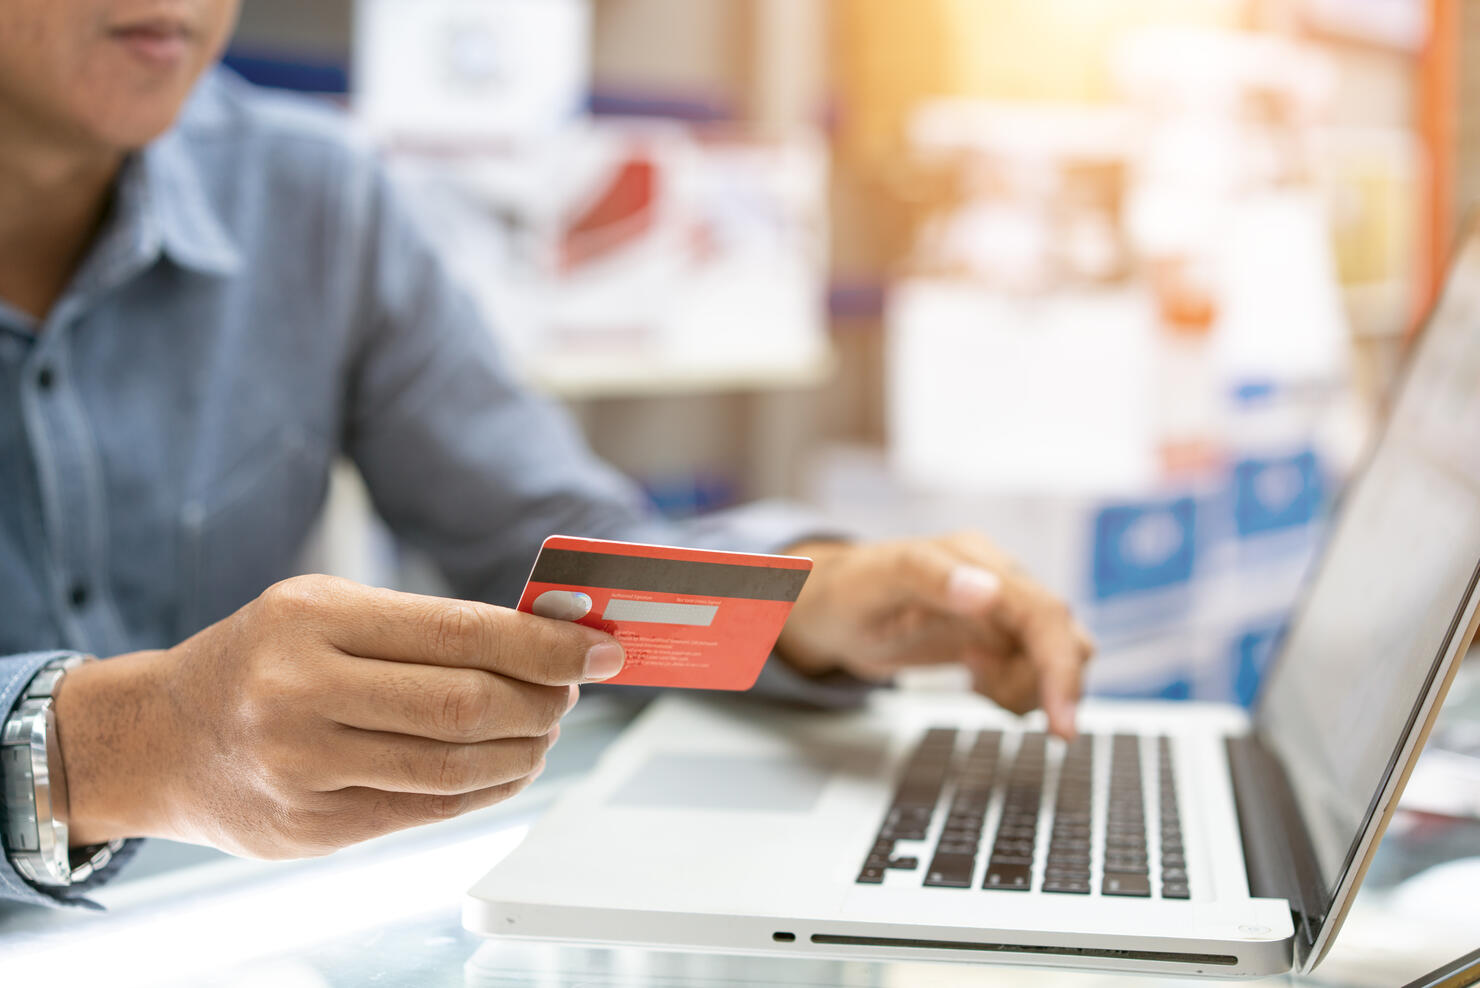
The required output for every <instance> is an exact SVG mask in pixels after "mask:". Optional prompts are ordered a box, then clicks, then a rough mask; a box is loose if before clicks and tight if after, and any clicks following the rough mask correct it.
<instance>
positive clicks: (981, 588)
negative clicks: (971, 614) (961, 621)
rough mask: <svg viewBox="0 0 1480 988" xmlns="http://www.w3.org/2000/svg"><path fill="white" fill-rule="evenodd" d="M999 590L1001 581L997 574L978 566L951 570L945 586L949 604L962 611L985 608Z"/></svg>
mask: <svg viewBox="0 0 1480 988" xmlns="http://www.w3.org/2000/svg"><path fill="white" fill-rule="evenodd" d="M1001 588H1002V580H1001V579H1000V578H999V577H998V576H997V574H996V573H993V572H992V571H991V570H989V569H982V568H981V567H980V566H957V567H956V568H955V569H953V570H951V578H950V580H949V581H947V584H946V592H947V593H948V594H949V595H950V598H951V602H952V603H953V604H955V605H956V606H957V607H958V608H960V609H961V610H963V611H974V610H979V609H980V608H983V607H985V606H986V605H987V604H989V603H991V602H992V598H993V597H995V596H997V591H998V590H1000V589H1001Z"/></svg>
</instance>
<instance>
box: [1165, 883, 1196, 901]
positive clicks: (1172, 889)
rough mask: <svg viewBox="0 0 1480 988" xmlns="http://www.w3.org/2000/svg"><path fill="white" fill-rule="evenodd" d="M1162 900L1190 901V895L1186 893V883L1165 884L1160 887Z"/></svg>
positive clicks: (1188, 892)
mask: <svg viewBox="0 0 1480 988" xmlns="http://www.w3.org/2000/svg"><path fill="white" fill-rule="evenodd" d="M1161 897H1162V898H1163V899H1190V898H1192V893H1191V892H1190V891H1188V888H1187V883H1186V882H1167V883H1166V884H1165V885H1163V886H1162V887H1161Z"/></svg>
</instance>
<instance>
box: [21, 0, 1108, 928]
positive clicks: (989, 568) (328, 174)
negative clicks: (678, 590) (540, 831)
mask: <svg viewBox="0 0 1480 988" xmlns="http://www.w3.org/2000/svg"><path fill="white" fill-rule="evenodd" d="M236 11H237V0H6V3H5V4H3V5H0V476H3V477H4V497H3V500H0V714H6V713H10V712H12V711H13V710H16V709H18V707H17V701H18V699H19V698H21V697H22V696H23V695H24V694H25V693H26V692H27V691H28V690H29V691H30V692H31V693H33V694H34V693H35V692H36V691H37V690H38V689H41V688H42V687H40V686H38V685H37V684H38V683H44V684H50V683H51V682H52V680H53V679H54V675H52V674H53V673H54V672H55V670H56V669H57V668H58V660H61V659H65V658H67V657H68V656H72V655H78V654H81V653H93V654H96V655H99V656H112V658H109V659H108V660H107V661H103V662H87V663H85V664H80V665H75V666H72V667H70V668H68V669H67V671H66V672H65V674H64V675H63V676H62V678H61V680H60V683H59V685H57V687H56V688H55V690H54V691H53V692H52V695H53V696H54V702H53V711H54V714H55V723H56V737H55V738H54V739H53V740H54V741H55V742H57V743H59V751H60V767H61V768H62V769H63V770H64V775H65V779H66V783H67V788H68V790H69V799H68V801H67V805H65V806H59V807H57V808H56V809H57V811H58V815H61V814H65V816H66V817H67V818H68V819H69V820H70V832H69V834H68V841H69V843H70V844H71V845H72V846H73V847H74V848H75V849H77V854H76V855H74V857H75V858H79V859H86V860H85V861H84V865H85V864H86V862H88V861H90V862H92V863H95V864H96V865H97V866H98V875H97V876H95V877H94V878H93V879H92V880H91V881H97V880H99V878H103V877H106V876H107V875H108V874H109V873H111V872H112V871H113V869H114V868H116V867H117V860H116V859H115V860H114V861H113V862H112V863H111V864H105V860H104V859H105V858H106V857H107V855H105V854H102V853H101V852H98V853H97V855H96V856H95V857H92V858H89V854H90V853H91V849H92V848H93V847H94V846H99V845H104V846H105V845H106V844H107V843H108V842H116V841H118V840H120V839H123V838H129V837H139V836H163V837H169V838H174V839H178V840H185V841H193V842H198V843H204V844H210V845H213V846H216V847H219V848H222V849H224V850H227V851H230V852H233V853H237V854H247V855H256V856H261V857H291V856H299V855H311V854H321V853H327V852H329V851H332V850H334V849H335V848H338V847H341V846H343V845H345V844H349V843H352V842H355V841H359V840H363V839H366V838H368V837H371V836H373V835H376V834H380V833H384V832H386V831H390V830H395V829H399V828H402V827H407V826H412V825H415V824H419V823H422V822H425V821H429V820H436V819H440V818H444V817H447V816H451V815H454V814H457V813H462V812H465V811H467V810H471V809H474V808H476V807H480V806H485V805H488V804H490V803H493V802H496V801H498V800H502V799H505V798H507V797H509V796H511V795H513V794H514V793H516V792H517V791H519V790H520V789H521V788H522V787H524V786H525V785H527V784H528V782H529V781H530V780H531V779H532V778H533V777H534V776H535V775H537V774H538V773H539V771H540V769H541V767H542V766H543V764H544V753H545V751H546V750H547V749H548V747H549V746H550V745H551V744H552V743H553V742H554V740H555V738H556V736H557V734H558V732H559V726H558V725H559V720H560V717H561V716H562V715H563V714H564V712H565V711H566V710H567V709H569V707H570V705H571V704H572V703H574V702H575V699H576V695H577V688H578V686H579V685H581V684H583V683H590V682H599V681H601V680H603V679H607V678H610V677H611V676H613V675H615V673H616V672H617V671H618V670H619V669H620V668H621V665H622V661H623V656H622V650H621V647H620V646H619V645H618V644H617V643H616V641H615V640H613V639H611V638H609V637H607V636H605V635H602V634H600V633H598V632H595V631H592V630H590V629H587V628H583V627H580V626H577V625H573V624H566V623H561V622H555V621H548V620H544V619H541V618H537V617H533V616H530V615H526V614H521V613H518V612H515V611H512V610H508V609H506V608H503V607H498V606H493V605H491V604H485V603H478V602H476V601H504V602H507V601H512V600H513V599H514V598H515V597H516V596H517V593H518V590H519V588H520V585H521V583H522V578H523V576H524V574H525V573H526V572H527V568H528V566H529V563H530V560H531V559H532V558H533V556H534V554H535V551H536V548H537V546H538V544H539V542H540V540H541V539H543V537H544V536H546V535H548V534H551V533H555V532H562V533H567V534H577V535H595V536H605V537H618V538H626V539H631V540H645V541H666V542H682V543H687V544H692V545H707V546H712V547H726V548H735V549H751V550H779V549H786V550H789V551H793V552H798V553H804V554H807V555H811V556H813V557H814V558H815V560H816V567H815V570H814V573H813V576H812V577H811V580H810V581H809V583H808V585H807V589H806V591H805V593H804V594H803V596H802V598H801V599H800V600H799V601H798V602H797V605H796V607H795V609H794V611H793V613H792V617H791V620H790V622H789V623H788V625H787V628H786V630H785V632H784V634H783V636H782V639H781V641H780V643H779V644H778V649H777V658H776V659H775V660H773V661H772V662H771V663H769V664H768V669H767V673H766V676H765V680H764V682H763V686H762V688H763V689H766V690H769V691H771V692H773V693H782V694H788V695H791V696H794V697H798V698H802V699H807V698H811V699H815V700H819V701H823V702H827V701H829V700H832V701H834V702H836V701H837V700H838V699H839V698H840V697H841V698H842V699H845V700H846V699H847V698H848V697H850V696H852V695H853V694H854V693H855V692H856V690H855V687H856V686H858V685H859V684H860V683H861V682H862V681H865V680H882V679H887V678H888V677H889V676H890V675H891V673H893V672H894V671H895V670H897V669H898V668H900V667H901V666H904V665H908V664H912V663H923V662H946V661H962V662H965V663H967V664H968V665H969V666H970V668H971V670H972V673H973V676H974V682H975V686H976V688H977V689H978V690H979V691H981V692H982V693H984V694H986V695H987V696H990V697H992V698H993V699H995V700H996V701H997V702H999V703H1001V704H1003V705H1004V706H1006V707H1008V708H1010V709H1013V710H1019V711H1024V710H1027V709H1030V708H1032V707H1034V706H1036V705H1038V703H1039V702H1040V700H1041V702H1042V703H1043V705H1044V706H1045V708H1046V709H1047V712H1048V716H1049V721H1050V725H1051V727H1052V728H1053V729H1054V730H1055V731H1057V732H1059V733H1061V734H1065V735H1068V734H1070V733H1071V732H1072V730H1073V726H1072V719H1073V704H1074V702H1075V700H1076V699H1077V696H1078V691H1079V681H1080V667H1081V665H1082V664H1083V662H1085V661H1086V660H1087V659H1088V657H1089V653H1090V646H1089V643H1088V640H1087V639H1086V637H1085V636H1084V634H1083V632H1082V631H1081V630H1079V628H1078V626H1077V625H1076V624H1075V623H1074V622H1073V620H1072V618H1071V617H1070V616H1069V614H1068V611H1067V610H1066V609H1065V607H1064V606H1063V605H1062V604H1061V603H1060V602H1058V601H1057V600H1055V599H1054V598H1053V597H1052V596H1050V595H1049V594H1047V593H1046V592H1045V591H1043V590H1042V589H1041V588H1040V587H1038V586H1037V585H1035V584H1034V583H1033V582H1031V581H1030V580H1028V579H1027V578H1026V577H1024V576H1023V575H1022V574H1020V573H1018V572H1017V571H1015V570H1014V568H1013V567H1012V566H1011V564H1010V562H1009V561H1008V560H1006V559H1004V558H1003V557H1002V555H1001V554H1000V553H999V552H997V551H996V550H995V549H994V548H993V547H992V546H991V545H990V544H989V543H988V542H987V541H986V540H985V539H983V538H981V537H979V536H975V535H971V534H963V535H958V536H953V537H948V538H941V539H935V540H915V541H906V542H898V543H886V544H878V545H848V544H844V543H841V542H834V541H824V540H815V538H810V537H815V536H816V535H817V534H818V533H817V531H816V530H815V529H814V528H809V527H806V526H803V525H802V524H800V523H798V522H795V521H789V520H786V519H782V518H778V517H775V516H771V517H767V516H766V515H765V513H764V512H757V511H751V512H739V513H735V514H731V515H728V516H724V517H717V518H710V519H706V520H702V521H700V522H697V523H694V524H692V525H688V526H683V527H674V526H665V525H664V524H662V523H660V522H659V521H657V520H655V519H654V518H652V517H651V516H650V515H649V514H648V513H647V512H646V511H645V509H644V508H643V506H642V502H641V499H640V498H639V497H638V496H637V495H636V494H635V492H634V489H633V487H632V485H631V484H630V483H628V482H627V481H626V480H625V479H624V478H622V477H620V476H618V475H616V474H615V473H614V472H613V471H611V470H610V469H609V468H607V467H606V466H604V465H603V464H601V463H599V462H598V461H596V460H595V459H594V458H593V457H592V456H591V455H590V453H589V452H588V451H587V450H586V449H585V447H584V446H583V445H582V443H581V442H580V440H579V438H578V436H577V435H576V433H575V431H574V430H573V428H572V427H571V425H570V424H569V423H568V422H567V421H566V419H564V418H563V417H562V416H561V415H560V414H559V413H558V412H557V411H555V410H554V409H553V408H552V407H551V406H549V405H548V404H547V403H545V402H542V401H540V400H538V399H536V398H535V397H533V396H531V395H530V394H529V393H528V392H526V391H524V390H522V389H521V388H520V387H519V386H518V385H517V384H516V383H515V382H514V381H513V380H512V379H511V376H510V374H509V372H508V370H507V368H506V367H505V366H504V364H503V363H502V362H501V360H500V358H499V356H498V354H497V353H496V352H495V350H494V347H493V345H492V343H491V341H490V335H489V333H488V332H487V331H486V329H485V327H484V326H483V325H482V324H481V323H480V321H479V317H478V315H477V314H476V312H475V311H474V309H473V307H472V306H471V304H470V303H469V301H468V299H467V298H466V297H465V296H464V295H463V294H462V293H461V292H459V291H458V290H457V289H456V288H455V287H454V286H453V285H452V284H451V283H450V281H449V279H448V275H447V272H446V270H445V268H444V266H443V265H442V263H441V262H440V261H439V259H438V257H437V253H436V251H435V249H434V247H433V242H432V239H431V238H430V237H429V236H428V235H427V233H426V232H425V231H423V230H422V229H420V228H419V227H418V226H417V225H416V223H415V222H414V221H413V220H412V219H411V218H410V217H409V216H408V215H407V213H406V212H405V211H404V210H403V208H402V205H401V203H400V201H399V200H398V199H397V197H396V195H395V194H394V192H393V191H392V190H391V189H390V188H389V187H388V185H387V183H386V182H385V180H384V177H383V175H382V172H381V170H380V169H379V167H378V166H377V164H376V162H375V160H374V158H373V156H372V155H370V154H369V153H368V152H367V151H366V150H365V149H364V148H363V147H361V146H359V145H358V144H356V143H355V141H354V140H353V139H351V138H350V137H349V136H347V133H346V131H345V130H344V129H343V128H342V127H341V126H340V124H339V123H338V122H337V121H336V119H335V117H334V116H333V115H332V114H330V113H329V112H327V111H324V110H320V109H317V108H314V107H311V106H309V105H307V104H304V103H301V102H295V101H291V100H288V99H285V98H282V97H277V96H269V95H265V94H262V93H259V92H257V91H255V90H252V89H251V88H250V87H248V86H246V85H245V84H243V83H242V82H240V81H239V80H236V79H234V78H233V77H230V76H228V75H225V74H223V73H220V72H219V71H216V72H211V73H209V74H207V69H208V67H209V66H210V65H211V64H212V63H213V62H214V60H215V59H216V58H217V57H218V55H219V53H220V51H221V49H222V48H223V46H224V44H225V42H226V39H227V37H228V35H229V33H230V31H231V27H232V25H233V23H234V20H235V16H236ZM341 452H343V453H345V454H347V455H349V456H350V457H351V458H353V459H354V461H355V463H356V464H357V465H358V467H359V469H360V471H361V473H362V474H363V475H364V477H365V480H366V482H367V484H368V486H369V489H370V491H371V493H372V496H373V497H374V500H375V503H376V506H377V508H378V510H379V511H380V513H381V514H382V515H383V516H384V517H385V518H386V519H387V520H388V521H389V523H390V524H391V525H392V527H393V528H394V529H395V530H396V531H397V532H398V533H399V534H400V535H401V536H402V537H404V538H405V539H407V540H408V541H410V542H411V543H414V544H416V545H418V546H419V547H421V548H422V549H424V550H425V551H427V552H428V553H430V555H431V556H432V557H433V558H434V559H435V560H436V561H437V562H438V564H439V565H440V566H441V568H442V570H443V571H444V572H445V573H446V575H447V577H448V579H449V581H450V583H451V585H452V587H453V588H454V590H455V592H456V593H458V594H459V595H461V596H463V597H465V598H467V600H446V599H440V598H427V597H418V596H413V595H409V594H401V593H395V592H391V591H388V590H381V589H373V588H369V587H363V586H358V585H355V584H352V583H349V582H347V581H343V580H336V579H331V578H327V577H299V578H295V579H288V580H286V581H283V582H275V581H282V578H283V577H284V576H285V575H287V574H289V573H291V572H292V569H291V567H292V565H293V562H294V559H295V558H296V556H297V554H298V551H299V549H300V543H301V542H302V539H303V537H304V535H305V533H306V532H307V530H308V528H309V526H310V525H311V523H312V521H313V519H314V516H315V514H316V513H317V511H318V509H319V507H320V504H321V500H322V495H323V491H324V488H325V484H326V477H327V471H328V468H329V465H330V463H331V461H332V459H333V458H334V457H335V456H336V455H338V454H339V453H341ZM963 455H972V451H968V450H963ZM40 670H48V672H47V674H46V676H43V677H38V676H37V673H38V671H40ZM48 677H49V678H48ZM28 684H29V686H28ZM9 832H10V830H9V828H7V833H9ZM7 850H8V851H9V852H10V853H9V854H8V855H7V856H6V858H5V860H4V861H3V862H0V896H5V897H8V898H11V899H16V900H24V901H30V902H40V903H50V904H55V903H56V902H59V901H66V900H67V899H68V898H69V897H76V896H77V895H78V894H79V892H80V891H82V890H84V889H85V888H86V887H87V885H88V884H90V883H88V882H74V883H72V884H71V885H67V884H63V883H56V882H47V881H42V880H31V881H28V880H24V879H23V878H22V877H21V875H20V874H19V873H18V872H17V871H16V870H15V869H14V868H13V867H12V863H13V862H14V861H15V860H16V848H14V847H8V848H7ZM87 870H88V869H87V867H85V866H83V867H79V868H78V874H85V873H86V871H87ZM69 877H70V876H65V875H64V876H63V881H64V882H65V880H66V879H67V878H69Z"/></svg>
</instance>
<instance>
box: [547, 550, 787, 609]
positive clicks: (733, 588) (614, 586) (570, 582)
mask: <svg viewBox="0 0 1480 988" xmlns="http://www.w3.org/2000/svg"><path fill="white" fill-rule="evenodd" d="M529 580H530V582H531V583H560V584H565V585H566V586H581V587H606V588H608V589H610V590H651V591H653V592H655V593H675V594H691V595H693V596H695V597H745V598H748V599H750V600H784V601H787V602H790V601H794V600H796V599H797V594H799V593H801V592H802V584H803V583H805V582H806V581H807V571H806V570H804V569H789V568H785V567H777V568H775V569H772V568H770V567H768V566H736V565H734V564H733V563H704V562H697V561H695V560H691V559H654V558H653V557H651V556H615V555H609V554H607V553H604V552H579V551H577V550H574V549H544V550H541V552H540V558H539V560H538V561H537V562H536V563H535V564H534V572H533V573H531V574H530V576H529Z"/></svg>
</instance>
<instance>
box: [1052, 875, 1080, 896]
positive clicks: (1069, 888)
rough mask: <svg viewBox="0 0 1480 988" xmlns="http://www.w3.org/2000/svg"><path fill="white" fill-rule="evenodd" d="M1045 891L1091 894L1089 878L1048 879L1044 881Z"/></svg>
mask: <svg viewBox="0 0 1480 988" xmlns="http://www.w3.org/2000/svg"><path fill="white" fill-rule="evenodd" d="M1043 891H1045V892H1068V893H1071V894H1073V895H1089V879H1088V876H1086V878H1085V880H1084V881H1067V880H1061V879H1048V880H1045V881H1044V883H1043Z"/></svg>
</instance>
